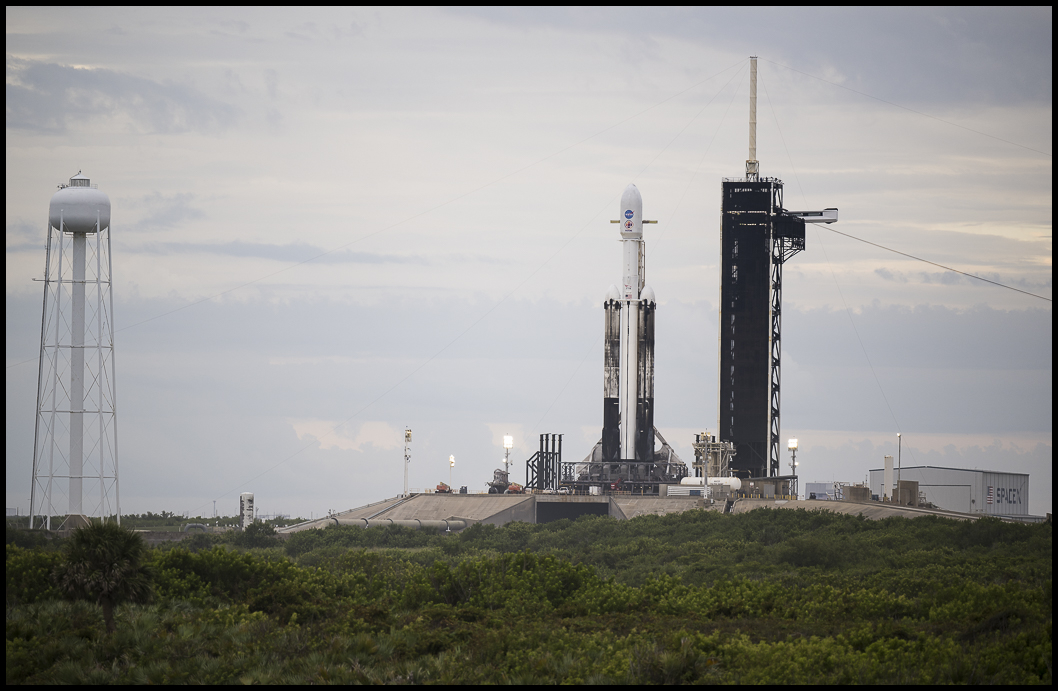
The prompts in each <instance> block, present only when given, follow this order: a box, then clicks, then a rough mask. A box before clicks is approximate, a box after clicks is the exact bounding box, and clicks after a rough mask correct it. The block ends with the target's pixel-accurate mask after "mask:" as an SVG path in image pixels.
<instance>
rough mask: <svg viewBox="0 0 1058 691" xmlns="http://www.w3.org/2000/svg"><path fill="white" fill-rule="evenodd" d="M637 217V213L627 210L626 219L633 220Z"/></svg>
mask: <svg viewBox="0 0 1058 691" xmlns="http://www.w3.org/2000/svg"><path fill="white" fill-rule="evenodd" d="M635 215H636V214H635V212H634V211H632V210H631V209H625V218H632V217H633V216H635Z"/></svg>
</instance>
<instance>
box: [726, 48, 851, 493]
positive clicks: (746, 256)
mask: <svg viewBox="0 0 1058 691" xmlns="http://www.w3.org/2000/svg"><path fill="white" fill-rule="evenodd" d="M722 194H723V197H722V200H721V205H720V209H721V211H720V217H721V221H720V329H719V331H720V333H719V339H720V373H719V374H720V377H719V378H720V390H719V397H718V398H719V400H718V401H717V403H718V405H717V417H718V418H719V419H718V423H719V424H718V429H719V431H720V434H719V436H720V439H721V440H722V441H725V442H732V443H734V445H735V457H734V458H733V459H732V460H731V463H730V468H731V470H732V471H733V472H734V474H735V475H737V476H738V477H740V478H765V477H772V478H775V477H780V475H779V410H780V407H779V399H780V393H781V390H780V380H781V377H780V366H781V362H782V266H783V264H785V263H786V262H787V261H788V260H789V259H790V258H791V257H793V256H794V255H795V254H797V253H798V252H800V251H802V250H803V249H804V248H805V223H833V222H835V221H837V220H838V210H837V209H834V208H828V209H823V210H822V211H787V210H786V209H785V208H784V207H783V184H782V180H779V179H778V178H762V177H760V162H759V161H757V58H756V57H751V58H750V89H749V158H748V159H747V160H746V177H745V178H742V179H730V178H728V179H725V180H724V181H723V182H722ZM790 477H791V479H793V480H794V481H795V482H794V485H795V486H796V471H795V472H794V473H793V474H792V475H791V476H790Z"/></svg>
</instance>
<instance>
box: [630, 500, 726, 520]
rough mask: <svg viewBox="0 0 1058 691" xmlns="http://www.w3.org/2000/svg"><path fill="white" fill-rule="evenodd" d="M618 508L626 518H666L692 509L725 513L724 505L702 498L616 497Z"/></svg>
mask: <svg viewBox="0 0 1058 691" xmlns="http://www.w3.org/2000/svg"><path fill="white" fill-rule="evenodd" d="M614 501H615V502H616V503H617V506H618V507H620V509H621V512H622V513H623V514H624V517H625V518H635V517H636V516H651V515H653V516H665V515H668V514H670V513H683V512H684V511H690V510H691V509H705V510H706V511H723V510H724V503H723V502H719V503H717V504H710V503H709V501H708V500H707V499H701V498H700V497H614Z"/></svg>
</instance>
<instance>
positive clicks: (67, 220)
mask: <svg viewBox="0 0 1058 691" xmlns="http://www.w3.org/2000/svg"><path fill="white" fill-rule="evenodd" d="M97 221H98V223H99V230H102V229H103V228H109V227H110V197H108V196H107V195H106V194H105V193H103V192H100V191H99V190H97V189H95V188H94V187H92V181H91V180H89V179H88V178H87V177H86V176H84V175H81V174H80V173H78V174H77V175H74V176H73V177H72V178H70V184H69V185H68V186H63V187H61V188H60V189H59V191H58V192H56V193H55V194H53V195H52V196H51V205H50V206H49V207H48V222H49V223H51V226H52V228H56V229H58V230H64V231H66V232H67V233H94V232H96V222H97ZM60 223H61V225H62V228H59V225H60Z"/></svg>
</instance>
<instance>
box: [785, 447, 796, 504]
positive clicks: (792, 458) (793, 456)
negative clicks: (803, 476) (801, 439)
mask: <svg viewBox="0 0 1058 691" xmlns="http://www.w3.org/2000/svg"><path fill="white" fill-rule="evenodd" d="M787 448H788V449H790V474H791V475H793V476H794V492H793V493H794V496H797V479H796V478H797V440H796V439H791V440H790V441H789V443H788V444H787Z"/></svg>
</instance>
